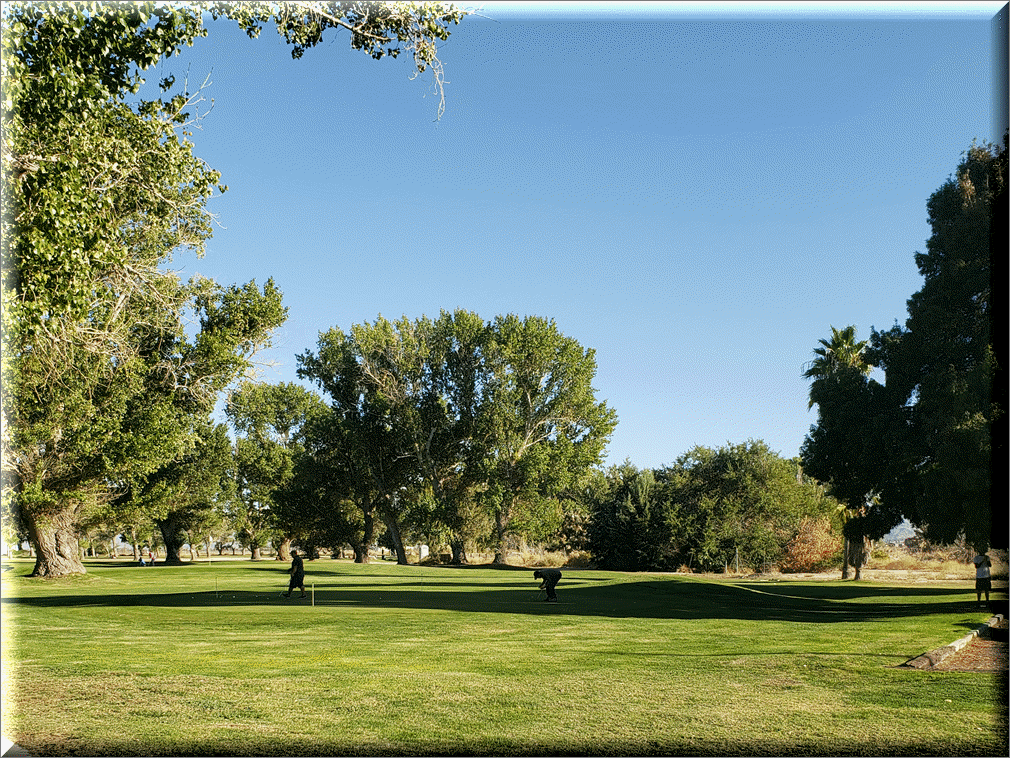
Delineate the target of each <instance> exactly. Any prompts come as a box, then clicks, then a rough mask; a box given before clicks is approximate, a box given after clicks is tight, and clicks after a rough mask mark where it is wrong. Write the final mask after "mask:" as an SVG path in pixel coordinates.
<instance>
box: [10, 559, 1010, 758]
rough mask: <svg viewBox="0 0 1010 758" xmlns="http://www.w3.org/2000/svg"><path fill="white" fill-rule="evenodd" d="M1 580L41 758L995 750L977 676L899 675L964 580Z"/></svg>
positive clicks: (332, 570)
mask: <svg viewBox="0 0 1010 758" xmlns="http://www.w3.org/2000/svg"><path fill="white" fill-rule="evenodd" d="M30 566H31V564H29V563H27V562H24V563H16V564H15V570H14V571H12V572H5V573H4V578H3V615H4V635H3V665H4V670H5V671H4V673H5V685H4V698H5V702H4V719H3V721H4V732H5V736H7V737H8V738H10V739H13V740H14V741H15V742H17V743H18V744H20V745H22V746H23V747H25V748H27V750H28V751H29V752H30V753H31V754H33V755H72V754H92V755H105V754H116V755H178V754H187V755H211V754H213V755H250V754H258V755H260V754H265V755H285V754H300V755H350V754H363V755H382V754H400V755H402V754H441V755H446V754H448V755H456V754H467V755H518V754H551V755H558V754H580V755H598V754H602V755H612V754H629V753H633V754H690V755H730V754H734V755H741V754H747V755H752V754H760V755H772V754H773V755H806V754H824V753H830V754H836V755H847V754H859V755H895V754H897V755H922V754H946V755H954V754H957V755H998V754H1003V755H1005V754H1006V748H1007V734H1006V721H1005V712H1004V711H1003V710H1001V708H1002V707H1003V705H1005V703H1004V704H1003V705H1001V704H1000V700H999V692H1000V687H999V685H998V683H997V682H996V681H994V680H993V678H992V677H991V676H989V675H985V674H966V673H938V672H921V671H916V670H909V669H903V668H900V665H901V664H902V663H904V662H905V661H907V660H909V659H911V658H914V657H915V656H917V655H919V654H921V653H923V652H925V651H928V650H931V649H933V648H936V647H939V646H941V645H943V644H946V643H949V642H951V641H952V640H954V639H957V638H959V637H961V636H963V635H964V634H965V633H966V632H967V631H968V630H969V629H971V628H973V627H974V626H976V625H977V624H979V623H981V622H982V621H983V620H984V619H985V618H986V617H987V614H986V613H984V612H983V611H981V610H979V609H977V608H976V607H975V604H974V602H973V601H974V593H973V588H972V586H971V584H970V583H968V582H931V583H928V584H925V585H924V584H916V585H909V586H901V585H888V584H884V583H879V582H873V583H859V584H857V583H854V582H844V583H843V582H825V581H820V582H802V581H796V582H793V581H790V582H771V581H747V580H742V579H741V580H725V581H715V580H712V579H711V578H700V577H693V576H676V575H653V574H649V575H643V574H621V573H611V572H600V571H592V570H575V569H569V568H564V569H563V571H564V579H563V580H562V582H561V584H560V585H559V587H558V592H559V595H560V598H561V602H560V603H558V604H547V603H542V602H538V601H537V581H536V580H534V579H533V576H532V572H531V571H530V570H529V569H511V568H497V569H496V568H490V567H471V568H450V567H437V566H432V567H424V566H416V565H412V566H397V565H395V564H392V563H391V562H381V561H379V562H374V563H372V564H369V565H364V566H363V565H355V564H353V563H349V562H344V561H336V560H330V559H326V560H320V561H314V562H310V563H308V564H307V569H308V570H307V576H306V582H307V584H308V585H309V586H310V587H311V586H312V585H314V598H315V605H314V606H313V605H311V602H312V600H311V598H310V599H306V600H296V599H294V598H292V599H288V600H285V599H284V598H282V597H281V596H280V592H281V591H282V590H283V589H285V588H286V579H287V576H286V574H285V573H284V570H285V566H284V565H282V564H278V563H275V562H264V563H252V562H249V561H241V562H240V561H219V562H214V563H212V564H205V563H196V564H192V565H186V566H181V567H167V566H156V567H154V568H140V567H136V566H133V565H127V564H125V563H124V564H122V565H110V562H108V561H98V562H91V563H89V572H90V573H89V574H88V575H86V576H84V577H78V578H72V579H64V580H53V581H38V580H31V579H27V578H25V576H24V574H26V573H27V572H28V571H29V570H30Z"/></svg>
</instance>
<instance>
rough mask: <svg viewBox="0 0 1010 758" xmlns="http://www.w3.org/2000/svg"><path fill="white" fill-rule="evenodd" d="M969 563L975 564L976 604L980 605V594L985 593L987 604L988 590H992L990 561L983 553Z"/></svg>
mask: <svg viewBox="0 0 1010 758" xmlns="http://www.w3.org/2000/svg"><path fill="white" fill-rule="evenodd" d="M971 562H972V563H974V564H975V594H976V596H977V597H978V604H979V605H981V604H982V593H983V592H984V593H985V602H986V604H987V605H988V603H989V590H991V589H992V579H991V578H990V576H989V567H990V566H992V561H991V560H989V556H988V555H986V554H985V553H982V554H981V555H976V556H975V557H974V558H972V559H971Z"/></svg>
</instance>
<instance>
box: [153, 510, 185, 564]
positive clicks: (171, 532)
mask: <svg viewBox="0 0 1010 758" xmlns="http://www.w3.org/2000/svg"><path fill="white" fill-rule="evenodd" d="M155 523H156V524H157V525H158V531H160V532H161V539H162V540H163V541H164V543H165V563H167V564H171V565H173V566H181V565H182V558H180V557H179V549H180V548H181V547H182V545H183V541H184V533H183V531H182V530H181V529H180V528H179V523H178V521H177V520H176V519H175V518H173V517H172V515H171V514H169V516H168V518H166V519H163V520H161V521H155Z"/></svg>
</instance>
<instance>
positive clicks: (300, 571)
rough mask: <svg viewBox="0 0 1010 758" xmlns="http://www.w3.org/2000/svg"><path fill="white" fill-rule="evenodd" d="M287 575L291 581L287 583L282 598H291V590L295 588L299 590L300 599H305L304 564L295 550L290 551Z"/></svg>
mask: <svg viewBox="0 0 1010 758" xmlns="http://www.w3.org/2000/svg"><path fill="white" fill-rule="evenodd" d="M288 573H289V574H291V581H290V582H288V591H287V592H285V593H284V597H291V590H293V589H294V588H295V587H297V588H298V589H300V590H301V591H302V597H305V564H304V563H303V562H302V557H301V556H300V555H298V551H297V550H292V551H291V568H290V569H288Z"/></svg>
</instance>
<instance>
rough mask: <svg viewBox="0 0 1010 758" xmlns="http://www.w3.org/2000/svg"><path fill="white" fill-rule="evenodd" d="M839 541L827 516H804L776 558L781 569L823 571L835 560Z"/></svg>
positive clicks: (785, 571)
mask: <svg viewBox="0 0 1010 758" xmlns="http://www.w3.org/2000/svg"><path fill="white" fill-rule="evenodd" d="M841 552H842V545H841V540H840V539H839V538H838V535H837V534H835V533H834V532H833V531H832V529H831V522H830V521H829V520H828V519H827V518H823V517H822V518H811V517H809V516H804V517H803V520H802V521H800V526H799V531H798V532H797V534H796V536H795V537H793V538H792V539H791V540H789V544H788V545H786V552H785V555H784V556H783V558H782V560H781V561H780V562H779V570H780V571H782V572H783V573H799V572H806V571H810V572H813V571H823V570H825V569H828V568H831V567H833V566H834V565H836V564H837V563H838V561H839V560H840V557H841Z"/></svg>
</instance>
